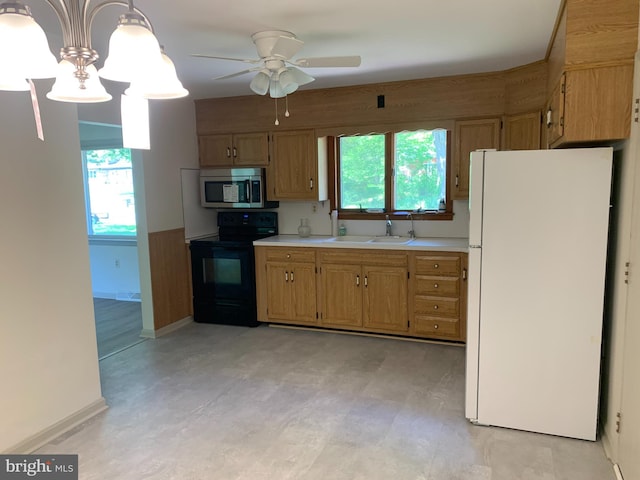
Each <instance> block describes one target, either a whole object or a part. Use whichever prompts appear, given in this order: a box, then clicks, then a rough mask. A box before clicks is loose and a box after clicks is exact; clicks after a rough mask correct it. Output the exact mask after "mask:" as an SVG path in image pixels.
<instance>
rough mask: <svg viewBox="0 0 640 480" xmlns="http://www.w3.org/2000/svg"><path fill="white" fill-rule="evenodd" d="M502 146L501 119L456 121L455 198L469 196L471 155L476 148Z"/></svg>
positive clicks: (453, 191)
mask: <svg viewBox="0 0 640 480" xmlns="http://www.w3.org/2000/svg"><path fill="white" fill-rule="evenodd" d="M499 147H500V119H499V118H487V119H483V120H464V121H460V122H456V126H455V140H454V154H453V169H452V173H453V175H452V177H453V178H452V185H451V193H452V195H451V196H452V198H454V199H457V200H459V199H464V198H468V197H469V155H470V154H471V152H473V151H474V150H478V149H482V148H487V149H490V148H495V149H498V148H499Z"/></svg>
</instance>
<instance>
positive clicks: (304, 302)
mask: <svg viewBox="0 0 640 480" xmlns="http://www.w3.org/2000/svg"><path fill="white" fill-rule="evenodd" d="M256 286H257V297H258V298H257V300H258V319H259V320H260V321H272V322H283V323H293V324H300V325H315V324H317V308H316V263H315V250H314V249H309V248H285V247H268V248H265V247H256Z"/></svg>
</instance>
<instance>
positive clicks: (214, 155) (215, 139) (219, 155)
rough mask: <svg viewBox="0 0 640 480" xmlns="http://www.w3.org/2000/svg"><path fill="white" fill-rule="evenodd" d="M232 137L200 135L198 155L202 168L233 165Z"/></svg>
mask: <svg viewBox="0 0 640 480" xmlns="http://www.w3.org/2000/svg"><path fill="white" fill-rule="evenodd" d="M231 146H232V139H231V135H200V136H199V137H198V153H199V160H200V166H201V167H204V168H207V167H230V166H231V165H232V164H233V157H232V149H231Z"/></svg>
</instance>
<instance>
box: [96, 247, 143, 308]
mask: <svg viewBox="0 0 640 480" xmlns="http://www.w3.org/2000/svg"><path fill="white" fill-rule="evenodd" d="M98 242H99V241H98ZM89 259H90V263H91V285H92V287H93V296H94V297H97V298H117V299H118V300H126V298H121V297H122V295H123V294H137V295H139V294H140V274H139V272H138V246H137V245H136V244H135V243H134V242H131V245H126V246H122V245H114V244H101V243H93V244H90V245H89ZM138 298H139V297H138Z"/></svg>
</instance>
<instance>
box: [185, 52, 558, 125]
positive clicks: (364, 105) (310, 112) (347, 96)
mask: <svg viewBox="0 0 640 480" xmlns="http://www.w3.org/2000/svg"><path fill="white" fill-rule="evenodd" d="M545 65H546V64H545V63H544V62H536V63H533V64H530V65H526V66H523V67H519V68H516V69H513V70H507V71H502V72H492V73H482V74H473V75H459V76H450V77H439V78H429V79H422V80H410V81H403V82H388V83H376V84H368V85H359V86H353V87H340V88H327V89H317V90H305V91H299V92H296V93H295V94H293V95H290V96H289V99H288V101H289V111H290V112H291V117H289V118H285V117H284V115H283V114H282V112H283V110H284V100H283V99H280V100H279V106H280V127H279V128H280V129H283V130H289V129H300V128H316V129H323V128H324V129H327V128H331V127H339V126H344V127H348V126H366V125H396V124H402V123H411V122H420V121H426V120H454V119H459V118H476V117H495V116H501V115H503V114H505V113H508V114H515V113H524V112H527V111H532V110H539V109H541V108H542V107H543V105H544V103H545V100H546V66H545ZM379 95H384V97H385V101H384V103H385V106H384V108H378V106H377V105H378V96H379ZM195 103H196V125H197V133H198V134H200V135H202V134H214V133H226V132H251V131H270V130H273V129H274V128H275V127H274V119H275V100H274V99H272V98H269V97H268V96H267V97H262V96H259V95H249V96H241V97H227V98H214V99H205V100H196V102H195Z"/></svg>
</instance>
